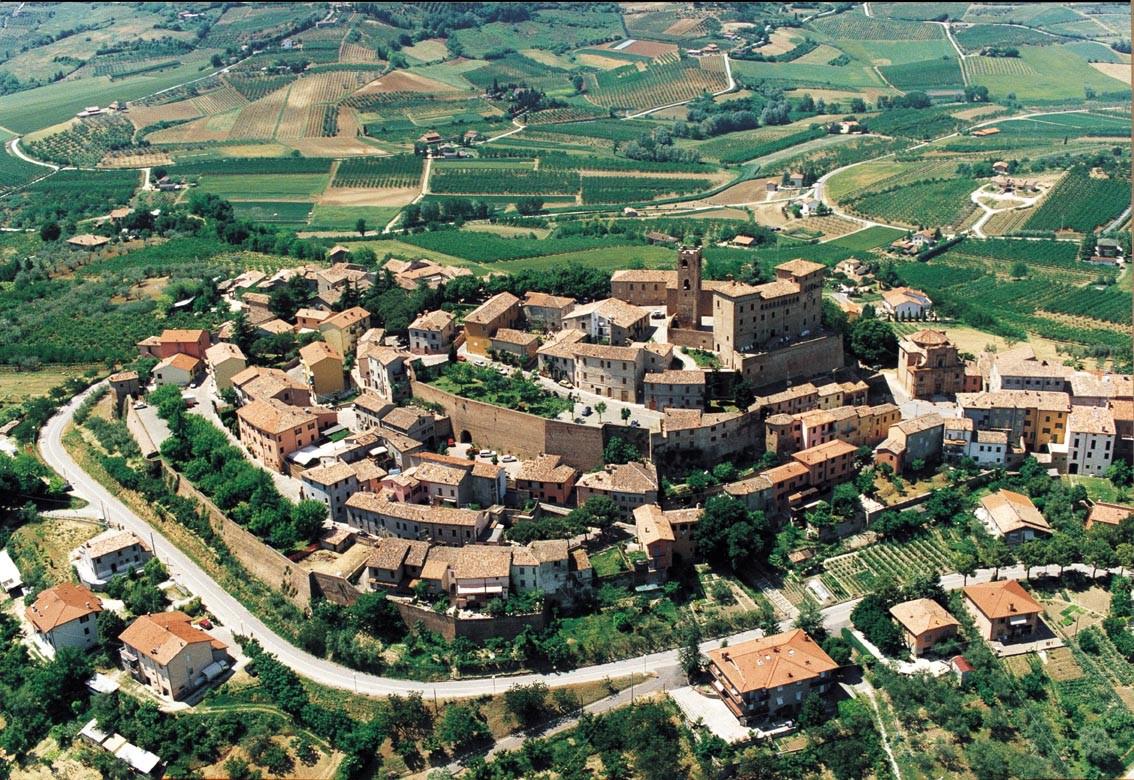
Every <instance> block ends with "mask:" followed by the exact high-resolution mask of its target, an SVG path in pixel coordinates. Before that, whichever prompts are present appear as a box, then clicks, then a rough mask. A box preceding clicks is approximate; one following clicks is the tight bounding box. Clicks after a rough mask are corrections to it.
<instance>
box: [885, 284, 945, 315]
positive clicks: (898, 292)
mask: <svg viewBox="0 0 1134 780" xmlns="http://www.w3.org/2000/svg"><path fill="white" fill-rule="evenodd" d="M882 310H883V311H884V312H886V314H887V315H889V317H890V319H892V320H924V319H926V318H928V316H929V314H930V312H931V311H932V310H933V301H932V300H931V299H930V297H929V296H928V295H926V294H925V293H923V292H922V291H921V290H915V289H913V288H912V287H895V288H894V289H892V290H887V291H886V292H884V293H882Z"/></svg>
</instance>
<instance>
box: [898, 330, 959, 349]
mask: <svg viewBox="0 0 1134 780" xmlns="http://www.w3.org/2000/svg"><path fill="white" fill-rule="evenodd" d="M906 338H907V339H908V340H909V341H912V342H913V343H914V344H917V345H918V346H922V347H937V346H941V345H943V344H948V343H949V337H948V336H946V335H945V332H944V331H940V330H930V329H929V328H926V329H924V330H919V331H918V332H917V333H913V334H911V335H909V336H906Z"/></svg>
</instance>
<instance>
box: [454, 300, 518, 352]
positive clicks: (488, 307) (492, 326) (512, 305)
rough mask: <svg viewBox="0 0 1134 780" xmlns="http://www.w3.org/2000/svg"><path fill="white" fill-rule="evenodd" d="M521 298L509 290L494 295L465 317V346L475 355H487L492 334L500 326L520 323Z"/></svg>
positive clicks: (508, 326) (512, 325)
mask: <svg viewBox="0 0 1134 780" xmlns="http://www.w3.org/2000/svg"><path fill="white" fill-rule="evenodd" d="M520 316H521V312H520V299H519V298H517V297H516V296H515V295H512V293H509V292H502V293H499V294H497V295H494V296H492V297H491V298H489V299H488V300H487V301H485V302H484V303H482V304H481V305H480V306H478V307H476V308H475V309H473V310H472V311H471V312H469V313H468V315H467V316H466V317H465V347H466V349H468V351H469V352H471V353H473V354H474V355H482V356H487V355H488V350H489V349H490V348H491V346H492V344H491V339H492V336H493V335H494V334H495V333H496V331H497V330H499V329H500V328H515V327H516V326H517V325H518V324H519V323H520Z"/></svg>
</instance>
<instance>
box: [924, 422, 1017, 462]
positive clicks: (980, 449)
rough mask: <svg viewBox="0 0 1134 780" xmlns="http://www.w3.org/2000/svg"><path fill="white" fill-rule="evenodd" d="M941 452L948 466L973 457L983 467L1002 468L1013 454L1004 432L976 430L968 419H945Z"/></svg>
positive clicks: (1006, 434) (1006, 433)
mask: <svg viewBox="0 0 1134 780" xmlns="http://www.w3.org/2000/svg"><path fill="white" fill-rule="evenodd" d="M942 435H943V439H942V442H941V453H942V456H943V457H944V459H945V461H946V462H947V463H957V462H958V461H960V460H961V459H962V458H972V459H973V460H974V461H976V463H977V465H978V466H980V467H982V468H1002V467H1004V466H1006V465H1007V464H1008V458H1009V456H1010V455H1011V454H1012V451H1011V447H1010V446H1009V443H1008V432H1007V431H979V430H976V428H975V426H974V424H973V421H972V420H971V419H969V418H968V417H949V418H947V419H946V420H945V426H944V430H943V434H942Z"/></svg>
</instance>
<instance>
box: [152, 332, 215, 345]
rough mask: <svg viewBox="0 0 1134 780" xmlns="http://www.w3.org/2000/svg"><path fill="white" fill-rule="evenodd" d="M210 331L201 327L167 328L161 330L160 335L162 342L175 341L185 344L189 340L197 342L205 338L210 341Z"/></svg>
mask: <svg viewBox="0 0 1134 780" xmlns="http://www.w3.org/2000/svg"><path fill="white" fill-rule="evenodd" d="M208 336H209V333H208V331H206V330H202V329H200V328H192V329H184V328H166V329H165V330H163V331H162V332H161V336H160V337H159V338H160V339H161V340H162V343H169V342H173V343H176V344H184V343H187V342H190V343H194V344H195V343H197V342H198V341H200V340H201V338H204V339H205V340H206V341H208Z"/></svg>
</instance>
